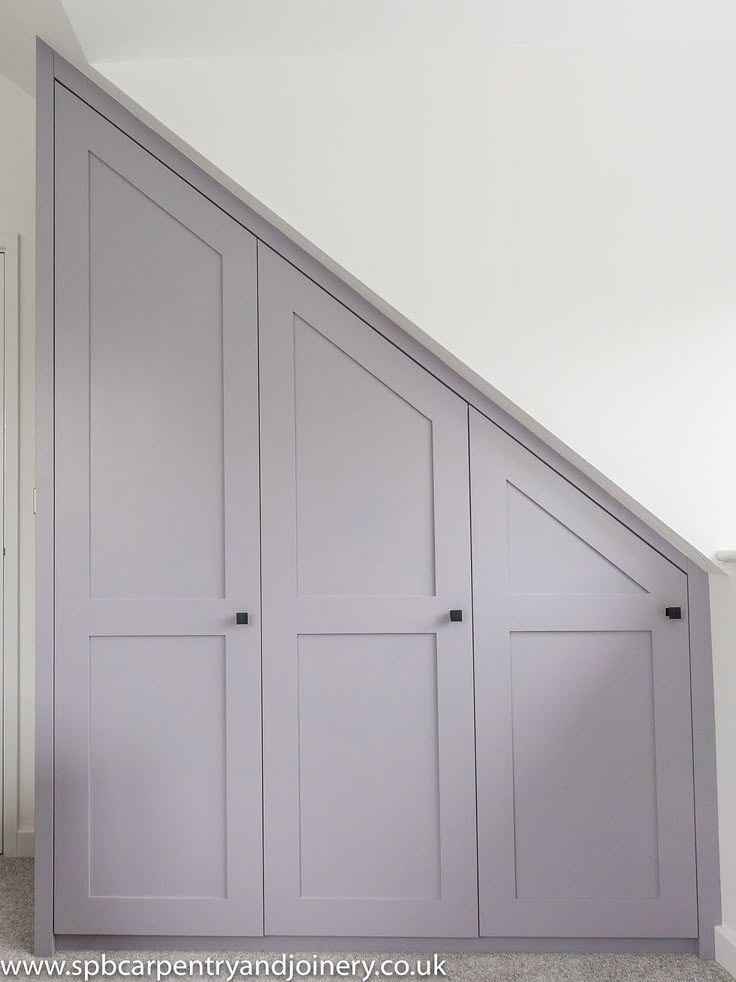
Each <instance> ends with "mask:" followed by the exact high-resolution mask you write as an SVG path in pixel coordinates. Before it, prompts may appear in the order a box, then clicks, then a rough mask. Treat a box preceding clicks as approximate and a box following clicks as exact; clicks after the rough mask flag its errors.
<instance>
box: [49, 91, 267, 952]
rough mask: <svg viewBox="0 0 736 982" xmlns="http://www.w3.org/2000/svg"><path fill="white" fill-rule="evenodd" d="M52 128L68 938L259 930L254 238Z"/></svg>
mask: <svg viewBox="0 0 736 982" xmlns="http://www.w3.org/2000/svg"><path fill="white" fill-rule="evenodd" d="M55 112H56V177H55V179H56V201H55V214H56V222H55V237H56V239H55V266H56V323H55V332H56V333H55V375H56V383H55V413H56V431H55V452H56V474H55V481H56V513H57V520H56V560H55V562H56V574H55V582H56V599H55V603H56V628H55V629H56V642H55V644H56V655H55V709H56V713H55V734H56V735H55V743H56V750H55V915H54V918H55V930H56V932H57V933H75V934H76V933H81V934H201V935H207V934H210V935H213V934H214V935H227V934H244V935H259V934H262V931H263V912H262V832H261V826H262V822H261V733H260V688H261V679H260V625H259V617H258V614H259V607H260V576H259V564H260V555H259V550H260V543H259V473H258V422H257V421H258V385H257V309H256V287H257V283H256V244H255V240H254V239H253V237H252V236H251V235H250V234H249V233H248V232H246V231H245V230H244V229H242V228H241V227H240V226H239V225H237V224H236V223H235V222H234V221H232V220H231V219H229V218H228V217H226V216H225V215H224V214H223V213H222V212H221V211H220V210H219V209H217V208H215V207H214V206H213V205H212V204H211V203H210V202H209V201H207V200H206V199H205V198H204V197H202V196H201V195H199V194H198V193H197V192H196V191H194V190H193V189H192V188H190V187H189V186H188V185H187V184H185V183H184V182H183V181H182V180H181V179H180V178H178V177H177V176H176V175H174V174H173V173H172V172H171V171H169V170H168V169H167V168H166V167H164V166H163V165H162V164H161V163H160V162H159V161H158V160H156V159H155V158H154V157H152V156H151V155H150V154H148V153H147V152H146V151H144V150H143V149H141V148H140V147H139V146H137V145H136V144H135V143H133V141H132V140H130V139H128V138H127V137H126V136H124V135H123V134H122V133H120V132H119V131H118V130H117V129H116V128H115V127H113V126H112V125H111V124H110V123H108V122H107V121H106V120H105V119H103V118H102V117H101V116H99V115H98V114H97V113H95V112H93V111H92V110H91V109H90V108H89V107H87V106H86V105H85V104H84V103H83V102H81V101H80V100H79V99H77V97H76V96H74V95H72V94H71V93H70V92H68V91H67V90H66V89H64V88H62V87H59V86H57V93H56V109H55ZM238 610H247V611H249V613H250V624H249V625H248V626H247V627H244V626H236V624H235V613H236V611H238Z"/></svg>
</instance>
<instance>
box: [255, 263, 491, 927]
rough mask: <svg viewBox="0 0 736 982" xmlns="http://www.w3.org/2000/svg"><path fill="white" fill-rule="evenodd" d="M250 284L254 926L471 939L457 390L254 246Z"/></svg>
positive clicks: (465, 554)
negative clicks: (260, 905) (257, 749)
mask: <svg viewBox="0 0 736 982" xmlns="http://www.w3.org/2000/svg"><path fill="white" fill-rule="evenodd" d="M259 298H260V368H261V391H262V401H261V453H262V459H261V467H262V480H263V486H262V501H263V507H262V523H263V524H262V536H263V581H262V589H263V627H264V634H263V705H264V745H263V753H264V840H265V854H264V863H265V873H264V875H265V929H266V933H267V934H292V935H320V934H322V935H366V936H371V935H372V936H390V935H410V936H414V935H423V936H472V935H476V936H477V931H478V921H477V894H476V835H475V777H474V745H473V744H474V738H473V666H472V637H471V610H470V607H471V587H470V529H469V500H468V498H469V495H468V447H467V406H466V405H465V403H463V402H462V401H461V400H459V399H458V398H457V397H456V396H455V395H453V394H452V393H451V392H450V391H449V390H448V389H446V388H445V387H444V386H443V385H441V384H440V383H439V382H438V381H437V380H435V379H434V378H433V377H432V376H430V375H429V374H428V373H426V372H425V371H424V370H423V369H421V368H419V367H418V366H417V365H416V364H415V363H414V362H413V361H411V360H410V359H409V358H407V357H406V356H405V355H403V354H401V353H400V352H399V351H398V350H397V349H396V348H394V347H393V346H392V345H391V344H390V343H389V342H387V341H386V340H385V339H384V338H382V337H381V336H380V335H378V334H377V333H375V332H374V331H373V330H372V329H371V328H370V327H369V326H368V325H366V324H365V323H364V322H362V321H361V320H359V319H358V318H357V317H356V316H355V315H354V314H352V313H351V312H350V311H349V310H347V309H346V308H345V307H343V306H342V305H341V304H340V303H338V302H337V301H336V300H334V299H333V298H332V297H331V296H329V295H328V294H327V293H325V292H324V291H323V290H321V289H320V288H319V287H317V286H316V285H315V284H313V283H312V282H311V281H310V280H309V279H307V278H306V277H305V276H303V275H302V274H301V273H299V272H298V271H297V270H295V269H294V268H293V267H291V266H290V265H289V264H288V263H287V262H285V261H284V260H282V259H281V258H280V257H278V256H277V255H276V254H275V253H273V252H272V251H270V250H269V249H268V248H266V247H264V246H262V245H261V244H259ZM452 608H457V609H461V610H462V611H463V620H462V621H459V622H450V619H449V611H450V609H452Z"/></svg>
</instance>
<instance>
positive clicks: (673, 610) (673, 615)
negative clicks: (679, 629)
mask: <svg viewBox="0 0 736 982" xmlns="http://www.w3.org/2000/svg"><path fill="white" fill-rule="evenodd" d="M664 612H665V614H666V615H667V617H669V619H670V620H671V621H681V620H682V607H665V608H664Z"/></svg>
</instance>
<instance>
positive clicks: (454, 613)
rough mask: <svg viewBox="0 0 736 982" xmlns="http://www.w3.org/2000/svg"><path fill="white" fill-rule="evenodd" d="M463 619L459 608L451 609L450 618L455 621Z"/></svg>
mask: <svg viewBox="0 0 736 982" xmlns="http://www.w3.org/2000/svg"><path fill="white" fill-rule="evenodd" d="M462 619H463V612H462V611H461V610H451V611H450V620H451V621H452V622H453V623H455V622H456V621H461V620H462Z"/></svg>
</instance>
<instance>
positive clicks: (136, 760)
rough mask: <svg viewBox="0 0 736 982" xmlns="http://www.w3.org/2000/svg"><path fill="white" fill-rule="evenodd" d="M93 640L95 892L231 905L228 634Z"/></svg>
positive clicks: (92, 887)
mask: <svg viewBox="0 0 736 982" xmlns="http://www.w3.org/2000/svg"><path fill="white" fill-rule="evenodd" d="M90 641H91V643H90V680H89V695H90V700H89V705H90V735H89V742H90V763H89V768H90V771H89V810H90V858H89V864H90V866H89V878H90V894H91V896H93V897H160V896H165V897H172V898H174V897H179V898H183V899H186V898H189V897H213V898H215V897H217V898H220V899H224V898H225V897H226V896H227V828H226V815H227V789H226V784H225V774H226V769H227V757H226V750H227V741H226V737H225V728H224V726H223V725H222V723H223V720H224V718H225V685H226V678H225V644H224V638H222V637H211V638H207V637H171V638H165V637H148V638H142V637H141V638H130V637H129V638H114V637H106V638H91V639H90ZM173 680H176V681H175V684H174V682H173ZM172 824H173V825H175V827H176V829H177V834H176V835H172V834H171V833H172ZM205 830H206V835H203V834H202V833H203V831H205ZM194 843H196V846H194V845H193V844H194Z"/></svg>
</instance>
